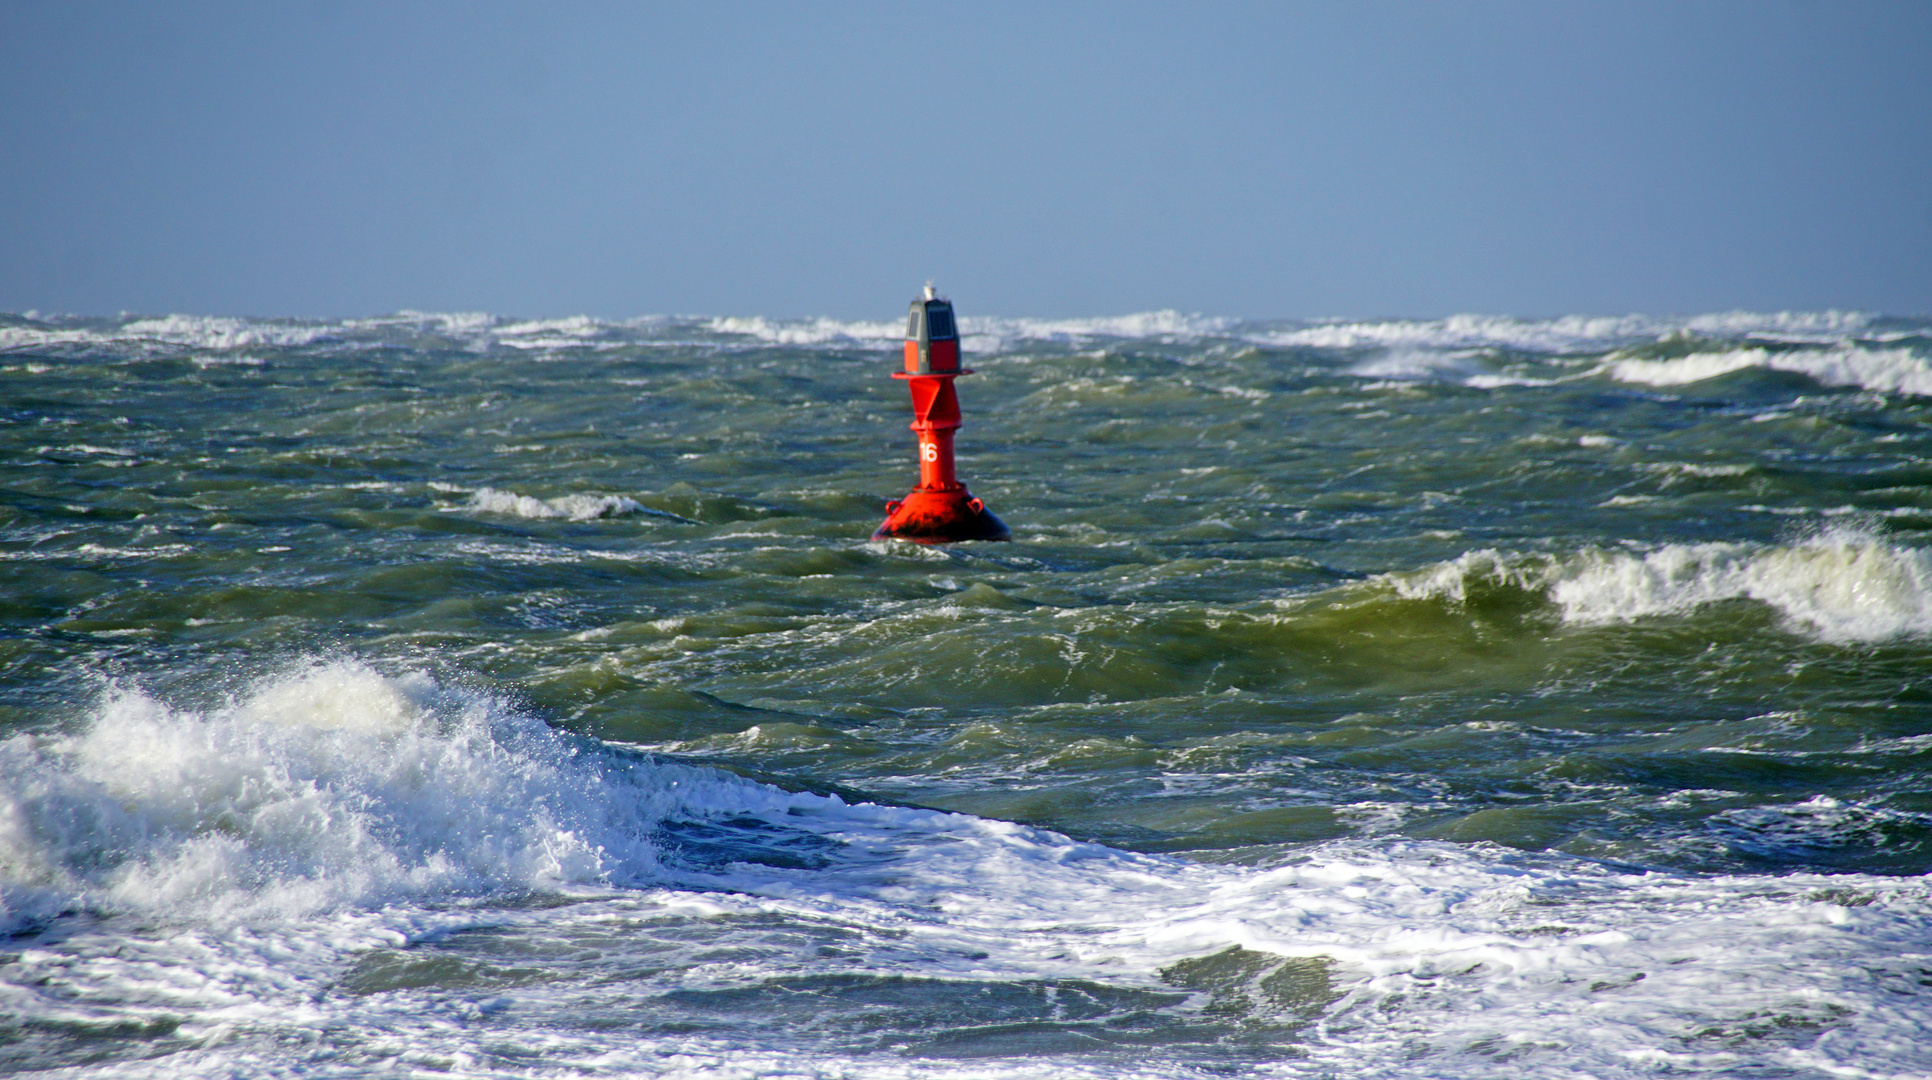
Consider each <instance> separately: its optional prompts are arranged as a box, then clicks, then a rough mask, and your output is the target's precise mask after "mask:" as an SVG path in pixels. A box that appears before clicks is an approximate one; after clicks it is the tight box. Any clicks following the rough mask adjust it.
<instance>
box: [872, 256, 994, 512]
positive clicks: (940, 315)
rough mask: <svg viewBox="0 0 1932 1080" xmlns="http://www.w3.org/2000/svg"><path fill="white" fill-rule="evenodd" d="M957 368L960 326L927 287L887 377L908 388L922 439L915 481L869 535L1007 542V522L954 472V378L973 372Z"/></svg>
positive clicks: (956, 413) (946, 305) (949, 308)
mask: <svg viewBox="0 0 1932 1080" xmlns="http://www.w3.org/2000/svg"><path fill="white" fill-rule="evenodd" d="M971 374H972V370H971V369H969V368H961V367H960V366H959V327H958V325H957V324H956V323H955V322H954V321H953V305H952V301H950V300H941V299H940V298H939V294H937V293H935V292H934V291H933V288H932V286H931V285H928V286H926V294H925V295H924V296H923V297H921V298H919V299H917V300H914V301H913V302H912V311H911V313H910V315H909V316H908V317H907V320H906V369H905V370H904V371H895V372H893V373H892V377H893V378H895V379H904V380H906V386H907V387H908V388H909V389H911V391H912V430H913V431H914V432H915V433H916V434H917V435H918V436H919V486H918V487H916V488H913V489H912V492H911V494H908V495H907V496H906V497H905V498H903V499H898V500H895V501H893V502H889V503H887V504H886V519H885V522H884V523H883V524H881V525H880V526H879V528H878V529H877V531H875V532H873V534H872V539H874V540H911V541H914V542H915V543H920V544H952V543H957V542H959V541H961V540H1011V539H1012V538H1013V534H1012V533H1010V532H1008V531H1007V529H1006V523H1005V522H1003V521H1001V520H1000V519H999V518H996V517H994V516H993V512H992V511H991V510H988V509H986V504H985V503H982V502H980V501H979V500H978V499H975V498H973V496H972V493H971V492H969V491H967V490H966V485H965V484H962V483H960V482H959V477H958V476H957V475H955V474H954V472H953V432H955V431H958V430H959V395H958V394H956V393H954V392H953V380H954V379H957V378H958V377H960V376H961V375H971Z"/></svg>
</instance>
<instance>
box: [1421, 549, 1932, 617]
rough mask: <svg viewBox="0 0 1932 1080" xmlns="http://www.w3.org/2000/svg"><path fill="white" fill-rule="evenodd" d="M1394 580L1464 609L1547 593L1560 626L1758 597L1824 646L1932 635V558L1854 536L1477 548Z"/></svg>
mask: <svg viewBox="0 0 1932 1080" xmlns="http://www.w3.org/2000/svg"><path fill="white" fill-rule="evenodd" d="M1386 580H1387V581H1388V582H1389V583H1390V584H1391V585H1393V587H1394V588H1395V590H1396V592H1397V593H1398V594H1399V595H1401V596H1403V597H1406V598H1411V599H1420V598H1429V599H1437V600H1443V601H1447V602H1450V603H1454V604H1461V603H1464V602H1465V601H1466V600H1468V599H1469V597H1470V595H1471V593H1472V591H1474V590H1476V589H1480V588H1493V587H1496V586H1502V587H1507V588H1516V589H1521V590H1525V591H1528V592H1532V593H1536V594H1540V595H1541V596H1542V597H1544V598H1545V600H1546V601H1547V602H1548V603H1549V604H1551V605H1553V606H1554V607H1555V609H1556V610H1557V612H1558V613H1559V614H1560V616H1561V618H1562V620H1563V622H1565V623H1568V624H1572V625H1579V626H1591V625H1603V624H1609V623H1622V622H1631V621H1633V620H1637V619H1642V618H1647V617H1651V616H1659V615H1674V614H1683V613H1686V612H1690V611H1693V610H1695V609H1697V608H1699V607H1702V606H1704V605H1707V604H1714V603H1720V602H1723V601H1728V600H1751V601H1756V602H1758V603H1762V604H1765V605H1768V606H1769V607H1771V608H1773V609H1775V610H1776V611H1777V612H1778V613H1779V615H1780V617H1782V618H1783V620H1784V621H1785V623H1786V624H1787V626H1789V627H1790V628H1792V629H1794V630H1797V631H1799V632H1802V633H1806V634H1809V635H1812V636H1816V637H1818V638H1820V639H1823V640H1826V641H1834V642H1853V641H1884V640H1887V639H1891V638H1897V637H1904V636H1924V635H1927V634H1932V554H1929V553H1927V552H1925V551H1922V550H1919V549H1916V548H1905V547H1898V546H1895V545H1892V544H1887V543H1884V542H1882V541H1879V540H1876V539H1874V538H1871V537H1869V536H1866V535H1864V534H1861V533H1858V532H1855V531H1850V530H1834V531H1831V532H1827V533H1824V534H1822V535H1820V536H1818V537H1816V538H1813V539H1811V540H1807V541H1804V542H1801V543H1797V544H1791V545H1779V546H1764V545H1755V544H1733V543H1709V544H1670V545H1666V546H1664V547H1661V548H1658V549H1656V550H1654V551H1649V552H1644V553H1636V552H1629V551H1610V550H1604V549H1600V548H1592V549H1588V550H1584V551H1580V552H1576V553H1574V554H1571V555H1567V556H1548V555H1511V554H1506V553H1502V552H1498V551H1494V550H1484V551H1475V552H1470V553H1468V554H1465V555H1463V556H1462V557H1460V558H1458V559H1455V560H1452V561H1450V562H1446V563H1440V564H1437V565H1436V566H1433V567H1430V568H1428V569H1425V570H1420V571H1415V572H1412V573H1398V574H1391V575H1388V576H1387V578H1386Z"/></svg>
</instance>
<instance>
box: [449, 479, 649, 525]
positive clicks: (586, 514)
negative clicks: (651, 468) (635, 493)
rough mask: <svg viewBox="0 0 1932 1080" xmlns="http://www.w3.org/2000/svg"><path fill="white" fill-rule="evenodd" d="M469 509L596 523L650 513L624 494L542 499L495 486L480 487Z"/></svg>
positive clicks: (525, 516)
mask: <svg viewBox="0 0 1932 1080" xmlns="http://www.w3.org/2000/svg"><path fill="white" fill-rule="evenodd" d="M469 509H471V510H482V511H485V512H488V513H492V514H509V515H511V516H513V517H524V518H539V519H545V518H568V519H569V520H571V521H594V520H596V519H598V518H611V517H624V516H626V515H629V514H644V513H650V512H651V511H649V510H648V509H647V508H646V507H645V506H644V505H643V504H642V503H640V502H638V501H637V500H636V499H633V498H629V497H628V496H624V495H584V494H573V495H564V496H561V497H559V498H555V499H539V498H536V497H534V496H530V495H519V494H517V493H516V492H514V491H503V490H501V489H499V488H493V487H483V488H477V489H476V491H475V492H473V493H472V494H471V495H470V501H469Z"/></svg>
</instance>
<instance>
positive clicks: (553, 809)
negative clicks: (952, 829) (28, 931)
mask: <svg viewBox="0 0 1932 1080" xmlns="http://www.w3.org/2000/svg"><path fill="white" fill-rule="evenodd" d="M710 787H718V788H720V789H722V788H734V787H735V788H744V789H745V791H746V792H747V793H750V794H748V797H752V798H753V800H754V801H756V792H761V791H765V790H767V789H762V788H758V787H757V786H756V785H749V784H746V783H744V782H742V781H738V780H736V779H735V778H728V777H724V776H722V775H717V776H713V775H712V774H710V773H707V772H701V771H699V770H694V769H690V768H686V767H682V766H660V765H656V764H653V763H650V762H646V761H630V762H626V761H624V760H623V759H620V758H616V757H612V756H609V755H602V754H589V753H582V752H580V751H579V750H578V748H576V747H575V746H574V745H573V744H572V743H571V742H570V741H569V740H568V739H567V738H566V737H564V736H560V735H557V734H555V733H553V732H552V731H550V730H549V729H548V728H546V727H545V726H543V725H542V724H540V723H538V722H536V721H534V720H531V719H529V718H527V717H523V716H520V715H518V714H516V713H515V712H513V711H511V710H509V709H508V708H507V707H505V706H504V705H503V704H501V703H500V702H498V701H496V700H494V699H491V698H488V697H485V696H480V695H473V694H462V693H456V692H452V691H449V690H447V689H444V688H441V687H438V686H436V685H435V684H434V683H433V682H431V681H430V680H429V679H427V678H426V677H423V676H420V675H404V676H400V677H393V678H392V677H388V676H385V675H382V674H379V673H378V672H376V671H374V670H373V669H371V668H369V667H367V666H364V665H361V664H358V663H353V662H346V661H338V662H329V663H314V664H309V665H307V666H304V667H302V668H300V669H298V670H296V671H293V672H292V673H288V674H284V675H282V676H280V677H277V678H273V679H270V680H268V681H267V682H265V683H263V684H262V685H260V686H258V687H256V688H255V689H254V690H253V691H252V692H250V693H248V694H247V695H245V696H243V697H242V698H240V699H239V700H236V701H233V702H231V703H230V704H227V705H225V706H221V707H217V708H212V709H207V710H193V709H182V708H175V707H171V706H169V705H167V704H165V703H163V702H161V701H159V700H157V699H155V698H153V697H151V696H149V695H147V694H145V693H143V692H141V691H138V690H131V689H126V688H120V687H115V688H110V690H109V691H108V693H107V694H106V696H105V699H104V701H103V702H102V703H101V705H100V706H99V708H98V710H97V711H96V713H95V715H94V717H93V718H92V721H91V723H90V724H89V725H88V726H87V728H86V730H84V731H81V732H79V733H77V734H72V735H65V736H53V737H46V736H43V737H39V738H36V737H33V736H27V735H21V736H16V737H14V738H12V739H10V740H7V741H6V742H3V743H0V924H5V923H8V922H13V921H17V920H18V919H21V918H33V917H44V916H46V915H50V914H53V913H55V912H58V911H61V910H67V909H71V908H73V907H76V906H79V907H83V908H89V909H94V910H103V911H141V912H151V913H159V914H168V913H175V914H183V915H190V916H194V917H197V918H202V917H208V916H210V915H212V916H215V917H217V918H220V917H223V916H228V917H238V918H242V917H245V918H259V917H284V916H294V915H299V914H302V913H306V912H314V911H319V910H324V909H329V908H334V907H339V906H342V905H365V906H366V905H380V904H383V903H386V902H390V901H392V900H394V899H398V898H404V897H426V896H450V895H479V894H484V893H492V892H500V891H503V890H513V891H515V890H528V889H539V888H555V887H562V886H568V885H571V884H573V883H575V884H603V883H610V882H618V883H623V884H634V883H637V882H639V881H642V880H646V879H649V878H650V876H651V875H652V874H653V873H654V872H655V869H656V867H657V863H656V854H655V849H654V847H653V845H652V843H651V841H650V839H649V837H648V832H649V827H650V826H651V825H652V824H653V823H654V822H655V821H657V820H659V819H660V818H661V817H662V816H663V815H664V814H666V813H668V812H670V810H671V809H672V808H674V807H675V806H678V805H688V804H689V803H688V797H689V796H693V795H701V793H702V792H704V791H707V790H709V788H710ZM726 801H727V802H728V801H729V799H727V800H726Z"/></svg>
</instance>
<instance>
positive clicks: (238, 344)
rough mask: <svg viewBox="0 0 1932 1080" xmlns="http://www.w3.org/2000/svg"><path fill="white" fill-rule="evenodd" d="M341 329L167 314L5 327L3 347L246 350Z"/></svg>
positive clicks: (0, 329)
mask: <svg viewBox="0 0 1932 1080" xmlns="http://www.w3.org/2000/svg"><path fill="white" fill-rule="evenodd" d="M338 333H339V331H338V330H337V329H336V328H335V327H332V326H330V325H327V324H320V323H307V322H289V321H282V320H265V319H234V318H221V317H215V316H208V315H167V316H162V317H159V318H142V319H132V320H129V321H127V322H124V323H121V324H120V325H119V326H115V327H112V328H107V329H100V328H77V327H61V326H0V349H18V348H31V347H35V346H48V345H95V344H111V343H115V342H159V343H161V344H165V345H179V346H185V347H188V348H195V349H245V348H250V347H261V346H295V345H309V344H313V343H314V342H316V341H320V340H323V339H325V338H330V337H334V336H336V335H337V334H338Z"/></svg>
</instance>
